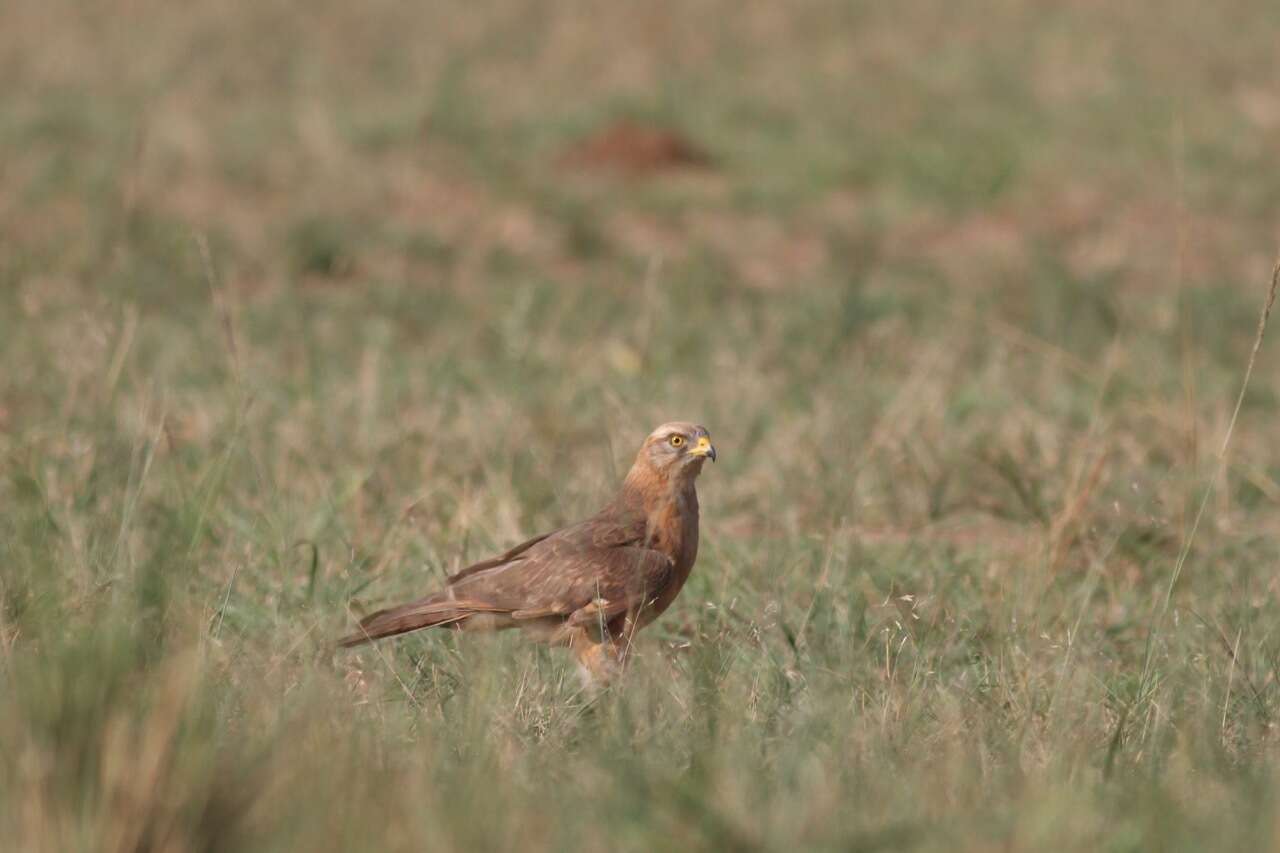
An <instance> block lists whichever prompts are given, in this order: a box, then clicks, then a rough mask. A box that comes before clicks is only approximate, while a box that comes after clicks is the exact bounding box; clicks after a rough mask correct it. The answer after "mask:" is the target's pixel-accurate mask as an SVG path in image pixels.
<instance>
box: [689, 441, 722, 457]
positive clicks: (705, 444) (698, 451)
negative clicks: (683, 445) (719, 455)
mask: <svg viewBox="0 0 1280 853" xmlns="http://www.w3.org/2000/svg"><path fill="white" fill-rule="evenodd" d="M689 455H690V456H705V457H707V458H708V459H710V460H711V461H712V462H715V461H716V449H715V447H713V446H712V444H711V439H709V438H707V437H706V436H705V435H704V436H701V437H700V438H699V439H698V443H697V444H695V445H694V446H693V447H692V448H690V449H689Z"/></svg>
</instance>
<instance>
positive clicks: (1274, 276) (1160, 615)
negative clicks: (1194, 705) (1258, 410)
mask: <svg viewBox="0 0 1280 853" xmlns="http://www.w3.org/2000/svg"><path fill="white" fill-rule="evenodd" d="M1277 288H1280V259H1277V261H1276V263H1275V266H1273V267H1272V269H1271V286H1270V288H1269V289H1268V290H1267V298H1266V301H1265V302H1264V303H1263V306H1262V313H1261V314H1260V315H1259V316H1258V329H1257V332H1256V333H1255V334H1254V337H1253V347H1252V349H1250V350H1249V363H1248V364H1247V365H1246V367H1245V370H1244V379H1243V380H1241V382H1240V392H1239V393H1238V394H1237V395H1236V404H1235V407H1234V408H1233V409H1232V410H1231V420H1230V421H1229V422H1228V423H1227V432H1226V435H1224V436H1223V437H1222V447H1221V448H1219V450H1218V464H1217V466H1216V467H1215V468H1214V472H1213V476H1212V477H1210V478H1209V482H1208V483H1207V484H1205V488H1204V494H1203V495H1202V496H1201V498H1200V505H1199V507H1198V508H1197V509H1196V515H1195V519H1194V520H1193V521H1192V522H1191V528H1190V529H1189V530H1188V531H1187V535H1186V537H1185V538H1184V539H1183V542H1182V547H1181V548H1179V550H1178V558H1177V560H1176V561H1175V562H1174V564H1173V572H1172V573H1171V574H1170V575H1169V583H1168V585H1167V586H1166V587H1165V591H1164V598H1163V599H1162V600H1161V602H1160V608H1159V610H1158V611H1157V612H1156V614H1155V616H1154V618H1153V619H1152V625H1151V631H1150V632H1149V633H1148V635H1147V645H1146V654H1145V655H1144V660H1143V664H1142V679H1141V684H1142V689H1141V690H1140V691H1139V695H1142V696H1145V695H1146V693H1147V688H1148V687H1149V685H1150V677H1151V663H1152V659H1153V657H1154V654H1155V641H1156V639H1157V637H1158V636H1159V633H1160V629H1161V627H1162V626H1163V624H1164V619H1165V617H1166V616H1167V615H1168V612H1169V603H1170V602H1171V601H1172V599H1173V590H1174V588H1175V587H1176V586H1177V584H1178V579H1179V578H1180V577H1182V569H1183V567H1184V566H1186V564H1187V557H1188V556H1189V555H1190V554H1191V546H1192V545H1193V544H1194V543H1195V539H1196V532H1197V531H1198V530H1199V529H1200V522H1201V521H1202V520H1203V519H1204V513H1205V509H1206V508H1207V507H1208V505H1209V500H1210V498H1212V497H1213V491H1214V488H1215V487H1216V486H1217V483H1218V481H1219V480H1220V479H1222V476H1223V474H1224V473H1225V472H1226V469H1227V450H1228V449H1229V448H1230V447H1231V437H1232V436H1233V435H1235V430H1236V422H1237V420H1239V417H1240V408H1241V407H1242V406H1243V405H1244V398H1245V394H1247V393H1248V391H1249V382H1250V381H1251V380H1252V379H1253V368H1254V365H1255V364H1256V363H1257V361H1258V351H1259V350H1261V349H1262V340H1263V338H1264V337H1266V334H1267V322H1268V321H1269V320H1270V319H1271V309H1272V308H1274V307H1275V304H1276V290H1277Z"/></svg>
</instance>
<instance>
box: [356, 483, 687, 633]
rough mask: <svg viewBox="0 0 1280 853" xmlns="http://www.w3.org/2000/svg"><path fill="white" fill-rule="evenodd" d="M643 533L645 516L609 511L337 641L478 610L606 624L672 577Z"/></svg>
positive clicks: (447, 620)
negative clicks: (645, 541)
mask: <svg viewBox="0 0 1280 853" xmlns="http://www.w3.org/2000/svg"><path fill="white" fill-rule="evenodd" d="M644 536H645V523H644V520H643V517H642V516H639V515H638V514H635V513H631V512H627V511H625V510H624V511H619V510H617V509H615V508H610V509H606V510H605V511H603V512H601V513H600V514H598V515H596V516H594V517H593V518H590V519H587V520H586V521H583V522H581V523H579V524H575V525H572V526H570V527H565V528H561V529H560V530H556V531H553V532H551V533H547V534H543V535H542V536H537V537H534V538H533V539H530V540H528V541H527V542H522V543H520V544H519V545H517V546H515V547H514V548H512V549H511V550H509V551H507V552H506V553H504V554H502V555H501V556H498V557H494V558H492V559H489V560H483V561H481V562H479V563H475V564H474V565H471V566H468V567H467V568H465V569H463V570H462V571H460V572H458V573H457V574H455V575H453V576H451V577H450V578H449V580H448V582H447V584H446V586H445V588H444V589H443V590H441V591H440V592H436V593H433V594H431V595H428V596H426V597H425V598H421V599H418V600H417V601H413V602H410V603H408V604H403V605H401V606H399V607H392V608H389V609H387V610H380V611H378V612H377V613H373V614H370V615H369V616H366V617H365V618H364V619H362V620H361V621H360V630H359V631H357V632H356V633H354V634H351V635H350V636H347V637H344V638H343V639H342V640H341V641H340V642H341V644H342V645H344V646H351V645H358V644H360V643H364V642H368V641H369V640H376V639H379V638H381V637H390V636H394V635H396V634H404V633H408V632H410V631H417V630H419V629H421V628H429V627H431V626H433V625H450V624H461V623H464V622H466V621H467V620H469V619H470V617H472V616H475V615H477V614H482V613H489V614H495V615H501V614H505V615H506V616H507V617H508V618H511V619H514V620H526V619H538V618H547V617H557V616H559V617H562V618H564V619H565V620H566V621H568V622H570V624H573V625H589V624H592V623H597V622H601V621H603V622H607V621H609V620H610V619H612V618H614V617H615V616H617V615H620V614H622V613H625V612H627V611H628V610H632V609H639V608H641V607H643V606H644V605H645V604H647V603H648V602H649V601H650V600H652V599H653V598H654V597H656V596H657V595H658V593H659V592H660V591H661V590H662V589H663V588H665V587H666V585H667V584H668V583H669V582H670V580H671V577H672V574H673V564H672V562H671V559H670V558H669V557H667V556H666V555H665V554H662V553H661V552H659V551H655V550H653V549H651V548H646V547H644V544H645V543H644Z"/></svg>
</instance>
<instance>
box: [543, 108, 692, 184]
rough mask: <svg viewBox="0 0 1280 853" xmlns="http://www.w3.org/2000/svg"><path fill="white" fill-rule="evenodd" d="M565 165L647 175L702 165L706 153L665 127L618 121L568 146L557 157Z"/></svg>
mask: <svg viewBox="0 0 1280 853" xmlns="http://www.w3.org/2000/svg"><path fill="white" fill-rule="evenodd" d="M560 162H561V164H562V165H564V166H567V167H569V168H577V169H585V170H593V171H614V172H624V173H627V174H631V175H651V174H655V173H657V172H666V171H672V170H676V169H706V168H710V166H711V158H710V156H709V155H708V154H707V153H706V152H705V151H703V150H702V149H701V148H700V147H698V146H697V145H696V144H694V143H693V142H690V141H689V140H688V139H686V138H685V137H683V136H681V135H680V134H678V133H676V132H674V131H671V130H668V129H666V128H661V127H654V126H652V125H644V124H640V123H638V122H634V121H620V122H616V123H614V124H611V125H609V126H608V127H606V128H604V129H602V130H599V131H597V132H595V133H594V134H592V135H590V136H588V137H586V138H585V139H582V140H581V141H579V142H578V143H577V144H575V145H573V146H572V147H571V148H569V149H568V150H567V151H566V152H565V153H564V155H563V156H562V157H561V158H560Z"/></svg>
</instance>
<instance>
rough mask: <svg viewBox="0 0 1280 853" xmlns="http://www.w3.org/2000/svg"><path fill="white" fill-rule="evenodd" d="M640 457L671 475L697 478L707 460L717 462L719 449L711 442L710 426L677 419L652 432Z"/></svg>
mask: <svg viewBox="0 0 1280 853" xmlns="http://www.w3.org/2000/svg"><path fill="white" fill-rule="evenodd" d="M640 458H641V459H643V460H645V461H646V462H648V463H649V465H650V467H652V468H653V470H654V471H657V472H659V473H661V474H664V475H665V476H667V477H671V476H673V475H684V476H692V477H696V476H697V475H698V472H700V471H701V470H702V463H703V461H705V460H707V459H710V460H711V461H712V462H715V461H716V449H715V448H714V447H713V446H712V445H711V435H710V433H708V432H707V428H706V427H704V426H699V425H698V424H691V423H685V422H684V421H673V422H672V423H669V424H663V425H662V426H660V427H658V428H657V429H655V430H654V431H653V432H651V433H649V437H648V438H646V439H645V440H644V446H643V447H641V448H640Z"/></svg>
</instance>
